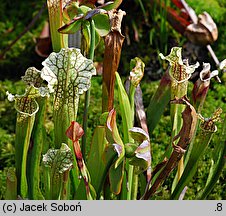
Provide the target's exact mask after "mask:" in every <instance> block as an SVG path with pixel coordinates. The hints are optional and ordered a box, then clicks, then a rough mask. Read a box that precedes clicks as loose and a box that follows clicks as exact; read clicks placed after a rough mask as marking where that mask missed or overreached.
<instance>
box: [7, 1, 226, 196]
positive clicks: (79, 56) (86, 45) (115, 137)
mask: <svg viewBox="0 0 226 216" xmlns="http://www.w3.org/2000/svg"><path fill="white" fill-rule="evenodd" d="M95 2H96V1H72V2H69V3H68V4H66V2H64V1H58V2H57V1H52V0H48V1H47V3H48V10H49V19H50V28H51V36H52V43H53V50H54V52H53V53H51V54H50V55H49V57H48V58H46V59H45V60H44V61H43V62H42V66H43V68H42V69H41V70H38V69H36V68H34V67H29V68H28V69H27V70H26V72H25V75H24V76H23V77H22V80H23V82H24V83H25V84H26V87H25V90H24V93H23V94H18V95H17V94H16V95H13V94H11V93H9V92H7V95H8V99H9V100H10V101H13V102H14V106H15V109H16V111H17V122H16V138H15V169H14V168H11V169H9V170H8V174H7V180H6V181H7V188H6V195H5V198H6V199H18V198H19V197H20V198H22V199H88V200H93V199H121V200H124V199H126V200H136V199H155V198H156V197H155V195H156V191H157V190H161V187H162V184H163V183H164V181H165V180H167V178H168V177H169V175H170V174H171V173H172V172H173V171H174V170H175V169H177V172H176V175H175V179H174V182H173V184H172V193H171V197H170V199H182V198H183V196H184V194H185V193H186V189H187V186H188V183H189V182H190V180H191V179H192V178H193V176H194V175H195V173H196V170H197V166H198V162H199V160H200V159H201V157H202V155H203V154H205V149H206V148H207V146H208V145H209V143H210V141H211V139H212V137H213V136H214V133H215V132H216V131H217V126H216V123H217V122H218V121H220V119H221V117H220V116H221V115H222V109H221V108H216V110H213V114H212V116H210V117H208V118H206V117H203V116H202V107H203V104H204V102H205V98H206V95H207V92H208V89H209V85H210V79H211V78H212V77H214V76H216V75H218V71H211V68H210V64H208V63H204V64H203V70H202V71H201V73H200V77H199V79H198V80H197V81H196V82H195V83H194V85H193V89H192V92H191V93H189V92H188V85H189V79H190V77H191V75H192V73H194V71H195V69H196V68H197V67H198V66H199V63H196V64H195V65H189V63H188V60H183V59H182V49H181V48H180V47H174V48H172V50H171V52H170V54H169V55H168V56H163V55H162V54H161V55H160V57H161V58H162V59H163V60H167V61H168V62H169V68H168V70H167V71H166V72H165V74H164V75H163V77H162V79H161V82H160V84H159V87H158V89H157V90H156V92H155V94H154V95H153V97H152V98H151V99H150V104H149V107H148V109H147V121H146V114H145V112H144V110H143V109H142V101H141V99H142V94H141V93H140V83H141V80H142V78H143V75H144V67H145V65H144V63H143V62H142V61H141V60H140V59H139V58H138V57H136V58H134V59H132V60H131V62H130V74H129V78H128V82H127V85H126V87H125V86H124V84H123V82H122V80H121V77H120V74H119V73H118V72H117V70H118V64H119V60H120V53H121V48H122V43H123V40H124V36H123V35H122V34H121V21H122V18H123V16H124V15H125V12H124V11H121V10H120V9H119V10H118V7H119V6H120V4H121V2H122V1H120V0H118V1H114V2H109V3H106V4H104V5H102V6H100V7H95V5H94V4H95ZM62 17H63V20H62V19H60V18H62ZM78 31H79V32H80V33H81V35H82V39H81V44H82V46H81V49H78V48H68V45H67V42H68V38H67V36H68V34H71V33H75V32H78ZM101 39H103V40H104V43H105V53H104V62H103V83H102V110H100V112H101V115H100V116H101V117H100V120H99V124H98V126H97V127H96V128H95V130H94V133H93V135H92V142H91V143H87V133H88V132H87V131H88V130H89V125H88V119H89V109H90V108H89V103H90V86H91V85H92V76H94V75H95V74H96V69H95V67H94V64H93V58H94V54H95V48H96V46H97V44H98V42H99V40H101ZM224 67H225V65H224V64H222V65H221V67H220V69H223V68H224ZM115 83H116V88H117V92H118V95H117V97H118V104H117V105H116V103H115V100H114V98H115V95H114V93H115ZM100 88H101V86H100ZM81 95H85V102H84V107H83V110H84V114H83V122H78V121H77V111H78V107H79V106H81V104H80V97H81ZM189 95H191V97H190V98H188V96H189ZM168 104H170V119H171V122H172V124H171V125H172V131H171V141H170V143H169V145H168V148H167V150H166V152H165V154H164V157H163V158H162V159H161V160H160V161H158V162H156V164H157V165H156V166H155V167H153V166H152V154H151V153H152V151H151V143H150V137H151V136H152V133H153V130H154V129H155V127H156V125H157V124H158V123H159V120H160V117H161V115H162V114H163V112H164V109H165V107H166V106H167V105H168ZM47 108H48V109H51V112H48V115H47V111H48V109H47ZM47 118H48V120H50V119H51V121H52V122H53V137H52V139H48V140H50V142H48V141H47V139H46V137H47V135H48V134H47V130H46V119H47ZM119 119H120V121H119ZM119 122H120V124H121V125H119ZM223 124H224V127H223V129H222V137H221V139H222V140H221V141H222V142H219V145H218V146H216V147H214V148H216V151H215V153H214V155H213V163H212V166H211V168H210V172H209V176H208V179H207V182H206V185H205V187H204V188H202V189H201V190H200V191H199V193H198V194H197V196H196V199H205V198H206V196H207V195H208V194H209V193H210V192H211V190H212V189H213V186H214V184H215V183H216V181H217V179H218V178H219V176H220V173H221V171H222V169H223V166H224V160H225V159H224V155H225V144H224V141H225V125H226V119H224V123H223ZM162 139H164V137H162ZM81 140H82V141H81ZM88 149H89V151H88Z"/></svg>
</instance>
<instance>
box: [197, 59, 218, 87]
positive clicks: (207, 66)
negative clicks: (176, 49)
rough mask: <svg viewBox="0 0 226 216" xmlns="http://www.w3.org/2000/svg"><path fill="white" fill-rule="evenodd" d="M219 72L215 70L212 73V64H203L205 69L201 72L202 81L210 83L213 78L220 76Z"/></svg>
mask: <svg viewBox="0 0 226 216" xmlns="http://www.w3.org/2000/svg"><path fill="white" fill-rule="evenodd" d="M218 74H219V72H218V70H214V71H212V72H211V70H210V63H203V69H202V71H201V72H200V75H199V77H200V80H201V81H203V82H207V81H209V80H210V79H211V78H213V77H216V76H218Z"/></svg>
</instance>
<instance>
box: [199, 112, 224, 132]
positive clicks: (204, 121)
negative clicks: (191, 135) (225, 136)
mask: <svg viewBox="0 0 226 216" xmlns="http://www.w3.org/2000/svg"><path fill="white" fill-rule="evenodd" d="M222 112H223V111H222V109H221V108H218V109H217V110H216V111H215V112H214V113H213V115H212V117H210V118H204V117H203V116H202V115H201V114H198V117H199V119H200V120H201V124H200V127H201V129H202V130H204V131H208V132H216V131H217V126H216V125H215V122H221V118H220V115H221V113H222Z"/></svg>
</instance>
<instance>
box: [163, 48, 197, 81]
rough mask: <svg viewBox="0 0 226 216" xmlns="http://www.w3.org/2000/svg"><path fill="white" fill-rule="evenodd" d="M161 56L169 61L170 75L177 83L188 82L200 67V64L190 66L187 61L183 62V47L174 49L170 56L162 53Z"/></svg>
mask: <svg viewBox="0 0 226 216" xmlns="http://www.w3.org/2000/svg"><path fill="white" fill-rule="evenodd" d="M159 55H160V57H161V58H162V59H165V60H167V61H169V64H170V70H169V74H170V76H171V78H172V79H173V80H174V81H175V82H176V83H183V82H185V81H187V80H188V79H189V78H190V77H191V74H192V73H193V72H194V71H195V69H196V68H198V67H199V63H198V62H197V63H196V64H194V65H189V64H188V61H187V60H186V61H183V60H182V48H181V47H173V48H172V49H171V52H170V54H169V55H168V56H164V55H163V54H162V53H160V54H159Z"/></svg>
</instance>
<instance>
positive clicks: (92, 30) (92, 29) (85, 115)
mask: <svg viewBox="0 0 226 216" xmlns="http://www.w3.org/2000/svg"><path fill="white" fill-rule="evenodd" d="M89 22H90V33H91V35H90V49H89V58H90V59H91V60H93V58H94V50H95V25H94V21H93V20H92V19H90V20H89ZM89 102H90V89H88V91H87V92H86V93H85V107H84V113H83V130H84V135H83V137H82V155H83V159H84V161H86V140H87V127H88V111H89Z"/></svg>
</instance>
